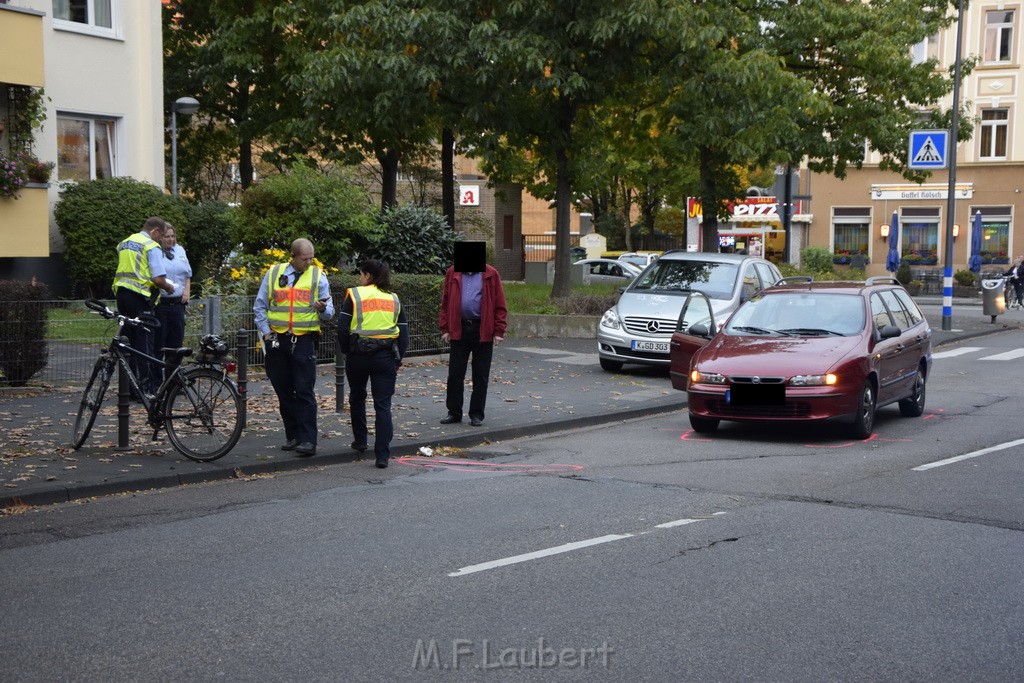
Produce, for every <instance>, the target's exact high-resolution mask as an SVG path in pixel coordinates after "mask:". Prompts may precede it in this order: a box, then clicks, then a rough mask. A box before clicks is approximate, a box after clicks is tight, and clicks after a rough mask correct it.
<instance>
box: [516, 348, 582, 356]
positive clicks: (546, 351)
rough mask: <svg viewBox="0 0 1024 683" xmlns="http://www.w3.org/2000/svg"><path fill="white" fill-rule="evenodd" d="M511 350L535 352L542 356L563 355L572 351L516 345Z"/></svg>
mask: <svg viewBox="0 0 1024 683" xmlns="http://www.w3.org/2000/svg"><path fill="white" fill-rule="evenodd" d="M513 350H515V351H525V352H526V353H537V354H540V355H542V356H564V355H565V354H567V353H572V351H559V350H558V349H545V348H544V347H542V346H517V347H515V348H514V349H513Z"/></svg>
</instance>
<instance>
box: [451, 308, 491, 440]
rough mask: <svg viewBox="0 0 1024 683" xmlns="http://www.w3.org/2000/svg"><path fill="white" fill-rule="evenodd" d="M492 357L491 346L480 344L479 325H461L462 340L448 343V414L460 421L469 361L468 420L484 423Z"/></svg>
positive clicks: (487, 343)
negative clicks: (470, 373)
mask: <svg viewBox="0 0 1024 683" xmlns="http://www.w3.org/2000/svg"><path fill="white" fill-rule="evenodd" d="M493 355H494V343H493V342H482V341H480V323H479V322H477V323H475V324H467V322H466V321H463V323H462V339H453V340H452V341H451V350H450V352H449V354H448V391H447V398H446V400H445V407H447V408H448V414H449V415H452V416H455V417H460V418H461V417H462V402H463V395H464V384H465V381H466V366H467V365H469V364H470V357H472V370H473V391H472V393H471V394H470V396H469V416H470V417H471V418H473V417H475V418H477V419H478V420H482V419H484V406H485V405H486V404H487V381H488V378H489V376H490V374H491V357H492V356H493Z"/></svg>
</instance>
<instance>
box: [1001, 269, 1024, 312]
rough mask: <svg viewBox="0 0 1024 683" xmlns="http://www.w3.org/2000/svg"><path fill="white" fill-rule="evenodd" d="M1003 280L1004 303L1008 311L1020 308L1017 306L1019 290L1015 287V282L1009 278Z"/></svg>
mask: <svg viewBox="0 0 1024 683" xmlns="http://www.w3.org/2000/svg"><path fill="white" fill-rule="evenodd" d="M1003 280H1004V283H1003V302H1004V303H1005V304H1006V310H1010V309H1011V308H1020V306H1019V305H1018V304H1017V290H1016V288H1015V287H1014V286H1013V280H1011V279H1010V278H1008V277H1004V278H1003Z"/></svg>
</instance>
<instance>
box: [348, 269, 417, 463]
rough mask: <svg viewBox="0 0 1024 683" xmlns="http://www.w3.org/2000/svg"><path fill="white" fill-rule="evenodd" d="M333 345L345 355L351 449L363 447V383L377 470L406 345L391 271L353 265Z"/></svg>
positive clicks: (385, 450) (384, 459)
mask: <svg viewBox="0 0 1024 683" xmlns="http://www.w3.org/2000/svg"><path fill="white" fill-rule="evenodd" d="M338 342H339V344H340V347H341V348H342V349H344V350H345V351H346V353H345V376H346V377H347V378H348V385H349V397H348V405H349V410H350V411H351V415H352V436H353V437H354V438H355V440H354V441H353V442H352V448H354V449H355V450H357V451H360V452H362V451H365V450H366V449H367V447H368V444H367V433H368V427H367V424H366V381H367V380H369V381H370V391H371V393H372V394H373V410H374V413H375V414H376V418H375V420H374V441H373V452H374V455H375V456H376V461H377V467H380V468H385V467H387V466H388V459H389V458H390V457H391V437H392V436H393V435H394V427H393V426H392V423H391V397H392V396H393V395H394V393H395V378H396V376H397V374H398V366H399V365H401V363H402V358H403V357H404V356H405V350H406V348H408V346H409V325H408V324H407V322H406V318H405V311H403V310H402V304H401V303H400V302H399V301H398V297H397V296H395V295H394V294H392V293H391V269H390V268H389V267H388V264H387V263H385V262H384V261H376V260H373V259H371V260H368V261H363V262H362V263H360V264H359V286H358V287H353V288H351V289H349V290H348V292H347V293H346V295H345V302H344V303H343V304H342V306H341V314H340V315H339V317H338Z"/></svg>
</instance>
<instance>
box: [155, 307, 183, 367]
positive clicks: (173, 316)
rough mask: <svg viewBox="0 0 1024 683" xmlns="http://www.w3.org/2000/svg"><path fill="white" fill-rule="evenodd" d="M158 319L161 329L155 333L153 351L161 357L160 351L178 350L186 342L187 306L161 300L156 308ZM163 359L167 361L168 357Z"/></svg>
mask: <svg viewBox="0 0 1024 683" xmlns="http://www.w3.org/2000/svg"><path fill="white" fill-rule="evenodd" d="M156 319H157V320H159V321H160V328H159V329H158V330H155V331H154V332H153V350H154V351H156V355H157V356H160V355H161V354H160V349H165V348H171V349H176V348H178V347H179V346H181V343H182V342H183V341H185V304H183V303H181V302H180V301H177V302H175V303H169V302H167V301H163V300H161V301H160V303H159V305H157V307H156ZM163 359H164V360H165V361H166V360H167V357H166V356H163ZM164 374H165V375H166V369H165V371H164Z"/></svg>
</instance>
